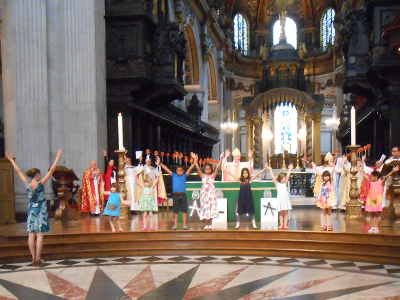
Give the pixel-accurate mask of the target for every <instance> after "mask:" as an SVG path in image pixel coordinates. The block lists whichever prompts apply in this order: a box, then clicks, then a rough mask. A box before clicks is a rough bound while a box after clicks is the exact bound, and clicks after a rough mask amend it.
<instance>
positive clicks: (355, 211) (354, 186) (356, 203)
mask: <svg viewBox="0 0 400 300" xmlns="http://www.w3.org/2000/svg"><path fill="white" fill-rule="evenodd" d="M358 148H360V146H357V145H351V146H347V149H349V151H350V152H351V168H350V174H351V178H350V193H349V196H350V201H349V202H348V203H347V204H346V217H347V218H359V217H361V202H360V200H359V198H360V190H359V187H358V183H357V181H358V180H357V173H358V167H357V149H358Z"/></svg>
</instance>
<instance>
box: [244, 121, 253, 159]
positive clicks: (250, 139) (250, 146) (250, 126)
mask: <svg viewBox="0 0 400 300" xmlns="http://www.w3.org/2000/svg"><path fill="white" fill-rule="evenodd" d="M246 123H247V151H254V122H253V118H251V117H247V118H246Z"/></svg>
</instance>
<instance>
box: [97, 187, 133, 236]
mask: <svg viewBox="0 0 400 300" xmlns="http://www.w3.org/2000/svg"><path fill="white" fill-rule="evenodd" d="M104 194H105V195H109V197H108V200H107V205H106V208H105V209H104V212H103V215H105V216H109V219H108V222H109V223H110V227H111V230H112V232H116V231H117V230H116V228H117V227H118V231H122V226H121V223H120V222H119V216H120V214H121V203H122V204H124V205H127V206H129V205H130V203H129V202H128V201H125V200H123V199H122V195H121V194H120V193H118V192H117V184H116V183H113V184H112V185H111V190H110V191H109V192H104Z"/></svg>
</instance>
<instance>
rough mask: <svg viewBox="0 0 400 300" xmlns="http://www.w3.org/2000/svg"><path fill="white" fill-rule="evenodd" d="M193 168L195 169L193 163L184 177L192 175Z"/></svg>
mask: <svg viewBox="0 0 400 300" xmlns="http://www.w3.org/2000/svg"><path fill="white" fill-rule="evenodd" d="M194 167H195V164H194V162H193V163H192V164H191V165H190V167H189V169H187V171H186V175H190V173H192V171H193V168H194Z"/></svg>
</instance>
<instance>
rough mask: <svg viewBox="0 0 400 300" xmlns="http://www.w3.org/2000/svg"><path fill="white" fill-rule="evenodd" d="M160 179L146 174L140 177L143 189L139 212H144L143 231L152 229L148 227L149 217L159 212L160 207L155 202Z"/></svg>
mask: <svg viewBox="0 0 400 300" xmlns="http://www.w3.org/2000/svg"><path fill="white" fill-rule="evenodd" d="M158 178H159V176H157V177H156V178H155V179H153V178H152V177H151V176H149V175H147V174H144V175H143V176H140V178H139V180H138V184H139V185H140V186H141V187H142V195H141V197H140V199H139V203H138V207H137V210H138V211H141V212H142V228H143V230H147V229H152V228H148V227H147V217H148V215H149V214H150V213H152V212H153V211H157V210H158V205H157V202H156V200H155V194H156V191H155V190H156V187H157V184H158Z"/></svg>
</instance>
